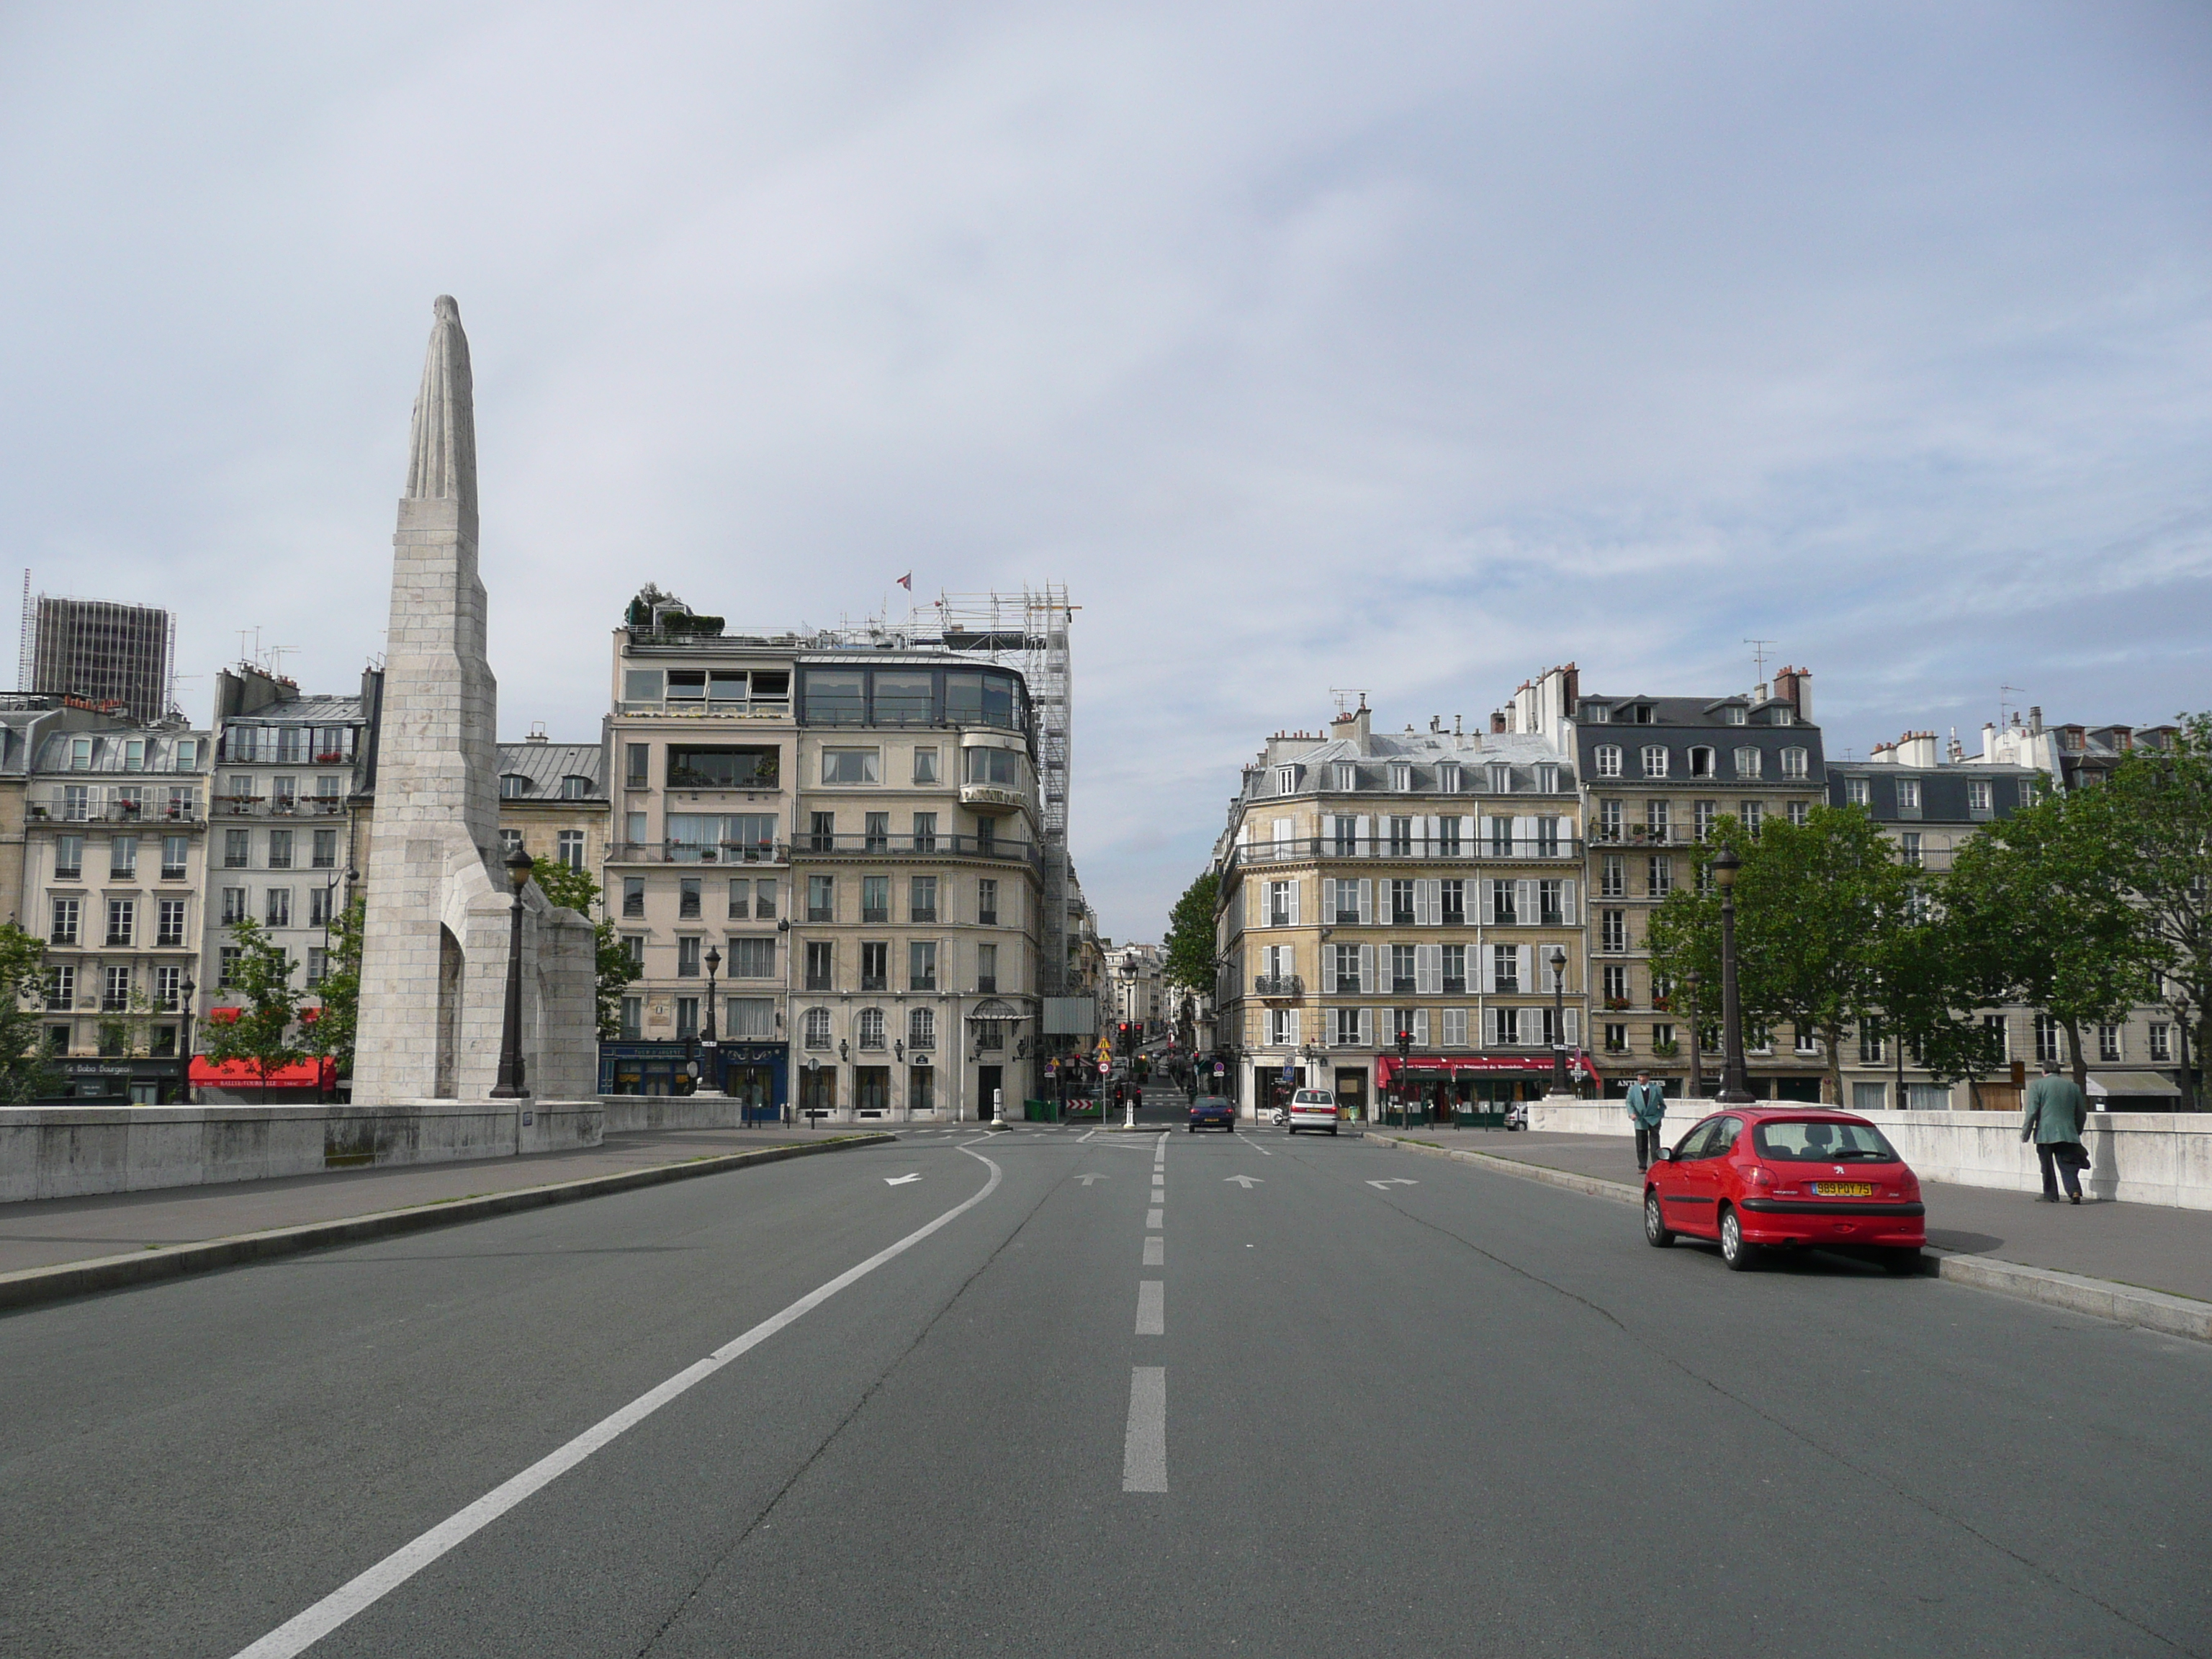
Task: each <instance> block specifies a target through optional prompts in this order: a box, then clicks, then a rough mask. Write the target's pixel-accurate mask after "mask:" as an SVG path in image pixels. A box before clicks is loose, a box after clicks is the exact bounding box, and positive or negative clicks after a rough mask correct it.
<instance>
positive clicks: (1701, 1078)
mask: <svg viewBox="0 0 2212 1659" xmlns="http://www.w3.org/2000/svg"><path fill="white" fill-rule="evenodd" d="M1704 983H1705V980H1704V978H1703V976H1702V975H1699V972H1698V970H1697V969H1694V968H1692V969H1690V971H1689V972H1688V973H1686V974H1685V975H1682V988H1683V989H1684V990H1685V991H1686V992H1688V993H1689V994H1690V1098H1691V1099H1692V1100H1702V1099H1704V1098H1705V1060H1704V1057H1703V1050H1704V1048H1705V1022H1704V1021H1703V1020H1702V1019H1700V1018H1699V1006H1700V1005H1699V1000H1698V990H1699V987H1700V986H1702V985H1703V984H1704Z"/></svg>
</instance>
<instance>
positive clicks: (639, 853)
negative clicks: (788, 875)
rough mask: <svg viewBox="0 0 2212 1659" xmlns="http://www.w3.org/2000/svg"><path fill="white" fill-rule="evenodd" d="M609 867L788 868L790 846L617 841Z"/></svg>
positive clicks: (610, 852)
mask: <svg viewBox="0 0 2212 1659" xmlns="http://www.w3.org/2000/svg"><path fill="white" fill-rule="evenodd" d="M607 862H608V863H609V864H766V865H777V864H788V863H790V862H791V844H790V843H789V842H780V841H779V842H750V841H742V842H741V841H723V842H690V841H684V842H678V841H617V842H611V843H609V845H608V847H607Z"/></svg>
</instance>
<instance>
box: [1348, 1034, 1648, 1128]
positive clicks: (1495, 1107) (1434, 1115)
mask: <svg viewBox="0 0 2212 1659" xmlns="http://www.w3.org/2000/svg"><path fill="white" fill-rule="evenodd" d="M1552 1076H1553V1066H1552V1061H1551V1060H1550V1059H1549V1058H1548V1057H1540V1056H1538V1055H1535V1054H1525V1055H1522V1054H1513V1055H1497V1056H1492V1055H1486V1054H1409V1055H1407V1057H1406V1059H1404V1060H1400V1059H1399V1058H1398V1057H1397V1055H1395V1054H1383V1055H1380V1056H1378V1057H1377V1058H1376V1061H1375V1089H1376V1093H1377V1094H1378V1095H1381V1096H1383V1097H1396V1098H1401V1099H1403V1100H1405V1101H1406V1102H1407V1103H1409V1104H1412V1105H1415V1106H1418V1107H1419V1108H1421V1109H1424V1110H1425V1111H1426V1112H1427V1114H1428V1115H1429V1118H1430V1121H1432V1122H1437V1123H1445V1122H1449V1121H1451V1120H1452V1119H1453V1117H1454V1116H1455V1115H1461V1116H1463V1115H1467V1114H1468V1113H1470V1112H1473V1113H1478V1114H1480V1113H1492V1112H1494V1113H1498V1114H1501V1115H1502V1114H1503V1113H1504V1109H1505V1108H1506V1107H1507V1106H1509V1105H1510V1104H1512V1103H1515V1102H1516V1101H1532V1100H1541V1099H1542V1098H1543V1097H1544V1096H1545V1095H1546V1094H1547V1093H1549V1092H1550V1091H1551V1087H1552ZM1567 1079H1568V1083H1569V1085H1570V1086H1571V1087H1572V1088H1573V1090H1574V1091H1575V1093H1576V1094H1577V1095H1579V1096H1580V1097H1583V1099H1585V1100H1591V1099H1595V1098H1596V1097H1597V1095H1598V1094H1599V1092H1600V1091H1601V1090H1602V1089H1603V1088H1604V1086H1605V1079H1603V1078H1601V1077H1600V1076H1599V1075H1598V1070H1597V1067H1596V1066H1595V1065H1594V1064H1592V1063H1591V1060H1590V1057H1589V1054H1587V1053H1586V1052H1584V1051H1583V1050H1580V1049H1577V1050H1576V1051H1575V1052H1574V1053H1573V1054H1569V1055H1568V1056H1567Z"/></svg>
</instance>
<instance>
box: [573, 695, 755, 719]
mask: <svg viewBox="0 0 2212 1659" xmlns="http://www.w3.org/2000/svg"><path fill="white" fill-rule="evenodd" d="M615 713H616V714H622V715H628V716H639V715H645V716H651V717H654V718H664V717H665V718H669V719H674V720H789V719H790V718H791V699H790V698H789V697H664V698H661V699H660V700H659V701H658V702H617V703H616V704H615Z"/></svg>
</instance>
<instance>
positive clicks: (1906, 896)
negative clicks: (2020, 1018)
mask: <svg viewBox="0 0 2212 1659" xmlns="http://www.w3.org/2000/svg"><path fill="white" fill-rule="evenodd" d="M1723 847H1733V848H1735V851H1736V855H1737V856H1738V857H1739V858H1741V860H1743V865H1742V868H1741V870H1740V871H1738V872H1737V875H1736V883H1735V901H1736V929H1735V938H1736V995H1737V1003H1738V1006H1739V1009H1740V1011H1741V1018H1742V1020H1743V1024H1745V1026H1746V1027H1747V1028H1749V1027H1756V1026H1764V1027H1768V1028H1772V1027H1775V1026H1778V1025H1779V1024H1782V1023H1784V1022H1785V1021H1787V1022H1790V1023H1791V1024H1797V1025H1801V1026H1803V1027H1805V1028H1806V1029H1808V1030H1813V1031H1816V1032H1818V1033H1819V1034H1820V1037H1821V1039H1822V1041H1823V1042H1825V1043H1826V1047H1827V1055H1828V1091H1829V1098H1830V1099H1831V1100H1832V1101H1837V1102H1840V1101H1841V1100H1842V1098H1843V1088H1844V1077H1843V1039H1844V1032H1845V1031H1846V1030H1857V1029H1859V1028H1861V1027H1863V1026H1866V1025H1869V1024H1872V1023H1874V1022H1875V1020H1876V1019H1877V1016H1878V1011H1879V1010H1880V1008H1881V993H1882V989H1883V986H1884V981H1885V979H1886V977H1887V976H1888V975H1889V974H1890V971H1891V969H1892V967H1893V963H1894V961H1895V960H1896V954H1897V951H1898V950H1899V945H1898V940H1897V937H1896V935H1897V934H1898V933H1899V930H1900V929H1901V928H1903V927H1905V926H1906V925H1907V924H1908V923H1909V922H1910V921H1911V919H1912V917H1913V915H1914V914H1915V900H1914V896H1913V894H1914V888H1915V872H1913V871H1911V870H1910V869H1908V868H1907V867H1906V866H1905V865H1903V864H1901V863H1900V862H1899V860H1898V858H1897V855H1896V853H1895V851H1894V849H1893V848H1891V846H1890V844H1889V842H1887V840H1885V839H1884V838H1883V836H1882V834H1881V829H1879V828H1877V827H1876V826H1875V822H1874V820H1873V819H1872V818H1871V817H1868V816H1867V814H1866V813H1865V812H1864V811H1861V810H1860V809H1859V808H1857V807H1855V806H1844V807H1832V806H1815V807H1814V809H1813V810H1812V811H1811V812H1810V814H1808V817H1807V818H1806V821H1805V823H1802V824H1793V823H1786V822H1782V821H1778V820H1773V819H1770V820H1768V821H1767V823H1765V825H1764V826H1763V828H1762V829H1761V830H1760V831H1759V833H1758V834H1756V835H1754V834H1753V833H1752V832H1750V831H1749V830H1747V829H1745V828H1744V826H1743V825H1742V824H1741V823H1740V822H1738V821H1737V820H1736V819H1735V818H1734V817H1723V818H1721V819H1719V820H1718V821H1717V823H1715V824H1714V826H1713V831H1712V835H1711V839H1710V840H1709V841H1708V842H1706V843H1705V845H1704V846H1702V847H1700V848H1698V849H1697V852H1696V854H1695V859H1696V861H1697V864H1698V866H1699V880H1698V881H1697V883H1696V884H1695V886H1694V888H1693V889H1689V890H1685V889H1677V890H1675V891H1674V893H1672V894H1670V895H1669V896H1668V898H1667V900H1666V901H1665V902H1663V903H1662V905H1661V906H1660V907H1659V908H1658V909H1657V910H1656V912H1655V913H1654V914H1653V915H1652V918H1651V924H1650V933H1649V935H1648V938H1649V941H1650V951H1651V962H1652V969H1653V971H1654V972H1656V973H1661V974H1663V975H1666V976H1667V978H1668V979H1669V980H1672V981H1675V982H1677V983H1679V982H1680V981H1681V979H1682V978H1683V976H1684V975H1686V974H1687V973H1688V972H1689V971H1690V970H1691V969H1696V970H1697V972H1698V974H1699V977H1700V980H1701V981H1702V982H1703V983H1704V984H1705V986H1706V987H1709V988H1708V990H1707V992H1706V994H1705V1001H1706V1002H1707V1003H1708V1004H1710V1005H1714V1006H1717V1004H1718V1002H1719V1000H1720V999H1719V988H1720V984H1721V951H1720V896H1719V893H1718V892H1717V890H1714V889H1713V885H1712V884H1711V882H1710V881H1709V880H1708V879H1707V878H1706V877H1705V873H1704V872H1705V866H1707V865H1708V864H1710V863H1711V859H1712V855H1713V854H1715V853H1717V852H1718V851H1719V850H1720V848H1723Z"/></svg>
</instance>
